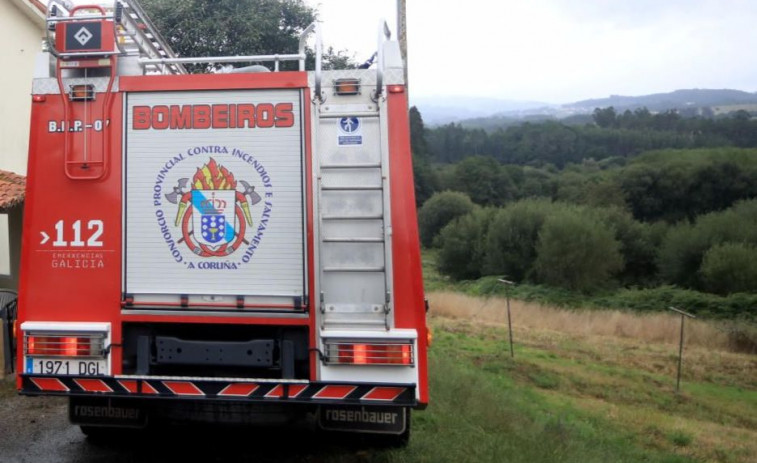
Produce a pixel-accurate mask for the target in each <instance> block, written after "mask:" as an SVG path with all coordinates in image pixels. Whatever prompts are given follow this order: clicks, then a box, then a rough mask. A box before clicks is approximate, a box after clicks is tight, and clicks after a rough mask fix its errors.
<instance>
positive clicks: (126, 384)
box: [118, 380, 137, 394]
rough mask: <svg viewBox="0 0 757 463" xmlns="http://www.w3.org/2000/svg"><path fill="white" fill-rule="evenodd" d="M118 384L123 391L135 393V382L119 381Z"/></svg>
mask: <svg viewBox="0 0 757 463" xmlns="http://www.w3.org/2000/svg"><path fill="white" fill-rule="evenodd" d="M118 384H120V385H121V386H122V387H123V388H124V389H126V390H127V391H128V392H131V393H132V394H136V393H137V382H136V381H131V380H129V381H123V380H122V381H119V382H118Z"/></svg>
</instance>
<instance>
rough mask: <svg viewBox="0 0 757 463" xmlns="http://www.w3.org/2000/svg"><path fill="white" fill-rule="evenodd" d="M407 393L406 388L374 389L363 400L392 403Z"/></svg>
mask: <svg viewBox="0 0 757 463" xmlns="http://www.w3.org/2000/svg"><path fill="white" fill-rule="evenodd" d="M403 392H405V388H404V387H374V388H373V389H371V390H370V391H368V393H367V394H366V395H364V396H363V397H362V398H361V400H386V401H392V400H394V399H396V398H397V397H399V396H400V394H402V393H403Z"/></svg>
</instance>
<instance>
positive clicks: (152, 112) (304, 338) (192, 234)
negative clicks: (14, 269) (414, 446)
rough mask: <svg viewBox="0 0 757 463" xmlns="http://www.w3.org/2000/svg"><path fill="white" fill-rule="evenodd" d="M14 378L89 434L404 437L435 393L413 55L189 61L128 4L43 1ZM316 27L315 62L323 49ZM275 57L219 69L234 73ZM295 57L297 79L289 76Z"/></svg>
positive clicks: (386, 49)
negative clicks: (66, 406)
mask: <svg viewBox="0 0 757 463" xmlns="http://www.w3.org/2000/svg"><path fill="white" fill-rule="evenodd" d="M47 23H48V28H47V29H48V37H47V41H46V43H47V46H46V47H45V50H44V51H43V53H41V54H40V56H39V58H38V61H37V66H36V70H35V78H34V83H33V92H32V98H31V99H32V102H31V104H32V116H31V139H30V147H29V164H28V182H27V192H26V205H25V211H24V235H23V250H22V263H21V271H22V274H21V281H20V291H19V318H18V321H17V334H18V388H19V391H20V392H21V393H22V394H24V395H59V396H67V397H69V399H70V413H69V414H70V418H71V421H72V422H73V423H74V424H78V425H80V426H82V429H83V430H84V431H85V432H88V433H95V432H102V430H103V427H111V428H114V427H115V428H117V427H125V426H137V427H139V426H144V425H145V424H146V423H147V422H148V421H150V422H162V420H211V421H219V420H223V421H225V420H229V421H240V422H258V421H259V420H260V417H261V416H265V417H268V418H267V419H268V420H279V419H281V420H283V419H288V418H290V417H292V416H299V415H301V414H310V416H317V417H318V422H319V423H320V426H321V427H322V428H324V429H327V430H335V431H359V432H365V433H382V434H387V435H389V436H395V437H396V438H397V439H399V440H405V439H406V438H407V436H408V433H409V416H410V410H411V409H414V408H415V409H417V408H423V407H424V406H425V405H426V403H427V401H428V385H427V371H426V368H427V367H426V350H427V344H428V332H427V328H426V322H425V303H424V294H423V283H422V278H421V263H420V253H419V244H418V233H417V225H416V212H415V200H414V187H413V177H412V166H411V158H410V148H409V132H408V131H409V126H408V108H407V95H406V91H405V89H406V87H405V84H404V77H403V75H404V72H403V63H402V59H401V56H400V52H399V46H398V44H397V42H396V41H393V40H391V39H390V36H389V31H388V28H386V26H385V23H383V24H384V25H383V26H382V27H381V28H380V32H379V34H378V37H379V43H378V52H377V57H378V59H377V67H375V68H373V69H370V68H369V69H356V70H342V71H325V70H322V66H321V50H322V45H321V40H320V33H319V31H318V27H317V25H315V24H314V25H312V26H310V27H309V28H308V29H307V30H306V31H305V33H304V34H303V37H302V38H301V40H300V47H299V50H298V51H297V52H296V53H292V54H281V55H269V56H242V57H240V56H234V57H216V58H198V59H194V58H178V57H176V55H175V54H174V53H173V52H172V51H171V49H170V47H168V46H167V44H166V42H165V41H164V40H163V39H162V38H161V36H160V34H158V32H157V31H156V30H155V28H154V27H153V26H152V24H151V23H150V21H149V19H148V17H147V16H146V15H145V13H144V12H143V11H142V9H141V8H140V7H139V4H138V3H136V2H135V1H133V0H128V1H127V0H117V1H116V3H115V4H114V5H113V7H109V8H104V7H102V6H78V7H71V6H70V5H69V6H68V8H67V7H66V5H65V4H62V3H60V2H58V1H55V0H54V1H53V2H52V3H51V4H50V6H49V8H48V18H47ZM312 34H315V35H316V38H315V50H316V52H315V55H316V56H315V58H316V60H315V69H314V70H312V71H306V70H305V57H306V54H305V40H306V37H307V36H308V35H312ZM239 62H245V63H264V64H266V66H265V67H264V66H261V65H260V64H255V65H252V66H247V67H242V68H236V69H226V68H230V67H231V66H226V68H224V69H223V71H225V72H210V73H204V74H202V73H195V74H189V73H187V72H186V69H185V66H184V65H185V64H187V63H193V64H194V65H195V66H197V64H196V63H201V65H202V66H205V69H210V70H217V69H219V68H220V65H221V64H224V63H239ZM288 66H290V67H292V68H293V69H294V70H284V69H287V68H288Z"/></svg>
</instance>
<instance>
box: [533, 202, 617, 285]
mask: <svg viewBox="0 0 757 463" xmlns="http://www.w3.org/2000/svg"><path fill="white" fill-rule="evenodd" d="M577 212H578V211H575V210H574V211H571V210H570V209H568V210H565V211H561V212H560V213H559V214H556V215H552V216H550V217H548V218H547V219H546V220H545V222H544V225H543V227H542V229H541V231H540V232H539V241H538V243H537V246H536V253H537V257H536V261H535V262H534V270H535V272H536V276H537V277H538V280H537V281H539V282H542V283H546V284H548V285H552V286H559V287H563V288H567V289H571V290H575V291H580V292H589V291H592V290H596V289H598V288H599V287H602V286H606V285H607V284H608V282H609V281H611V277H612V276H613V275H615V274H617V273H618V272H620V271H621V270H622V268H623V256H622V254H621V253H620V243H619V242H618V241H617V240H616V239H615V237H614V233H613V231H612V230H611V229H610V228H609V227H608V226H607V225H605V224H603V223H602V222H600V221H599V220H597V219H593V218H592V217H590V216H586V215H583V216H582V215H578V214H577Z"/></svg>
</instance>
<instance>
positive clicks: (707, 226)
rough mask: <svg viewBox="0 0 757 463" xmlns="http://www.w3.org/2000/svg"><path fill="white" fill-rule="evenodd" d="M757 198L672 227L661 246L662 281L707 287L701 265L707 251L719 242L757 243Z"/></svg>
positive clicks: (660, 265)
mask: <svg viewBox="0 0 757 463" xmlns="http://www.w3.org/2000/svg"><path fill="white" fill-rule="evenodd" d="M755 223H757V200H749V201H741V202H738V203H736V204H735V205H734V206H733V207H731V208H730V209H727V210H725V211H721V212H713V213H710V214H706V215H703V216H701V217H699V218H698V219H697V221H696V223H695V224H693V225H690V224H679V225H677V226H675V227H673V228H672V229H671V230H670V231H669V233H668V234H667V236H666V237H665V239H664V240H663V242H662V245H661V246H660V252H659V268H660V276H661V277H662V279H663V281H666V282H669V283H673V284H676V285H680V286H684V287H687V288H696V289H704V287H705V285H704V282H703V281H702V276H703V274H702V273H700V267H701V265H702V260H703V259H704V255H705V253H706V252H707V251H708V250H709V249H710V248H712V247H713V246H716V245H721V244H725V243H746V244H752V245H757V228H755V227H754V224H755Z"/></svg>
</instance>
